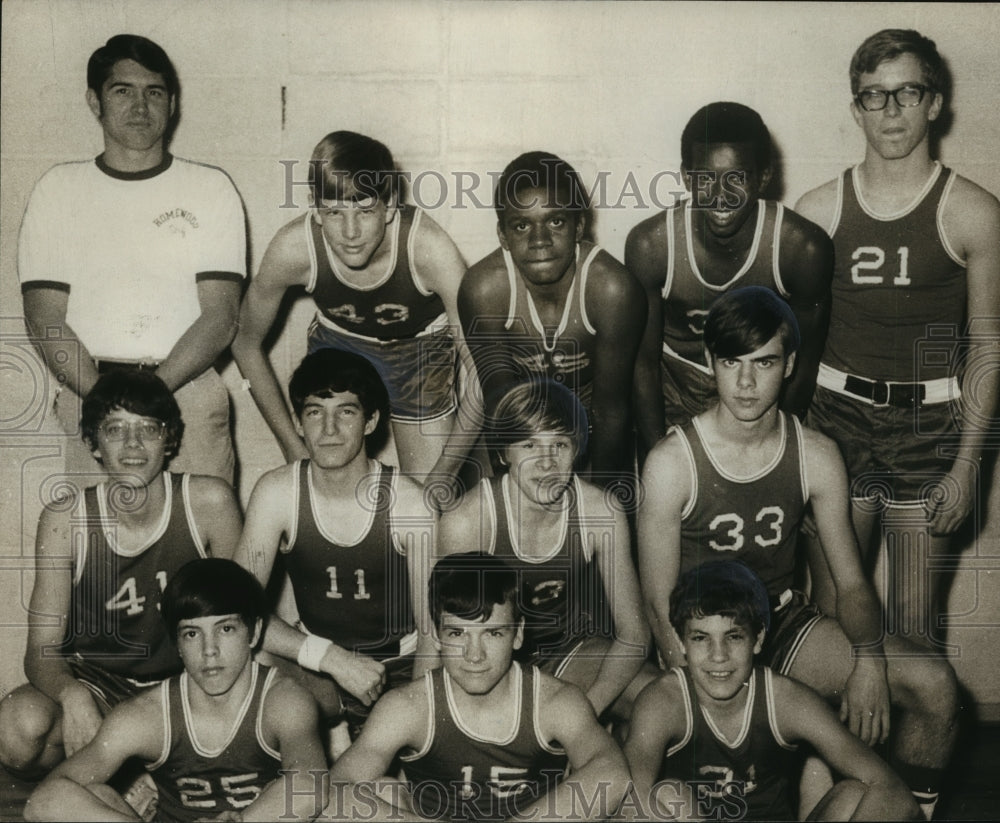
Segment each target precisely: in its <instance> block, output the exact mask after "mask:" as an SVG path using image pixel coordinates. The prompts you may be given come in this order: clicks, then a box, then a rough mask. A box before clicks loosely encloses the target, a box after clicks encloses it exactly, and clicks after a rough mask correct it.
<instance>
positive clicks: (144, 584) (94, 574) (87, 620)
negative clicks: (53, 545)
mask: <svg viewBox="0 0 1000 823" xmlns="http://www.w3.org/2000/svg"><path fill="white" fill-rule="evenodd" d="M160 482H163V484H164V487H165V489H166V500H165V502H164V505H163V514H162V516H161V518H160V523H159V524H158V526H157V528H156V530H155V532H154V534H153V536H152V537H151V539H150V540H149V542H148V543H146V545H144V546H141V547H140V548H138V549H134V550H128V551H126V550H124V549H122V547H121V546H119V545H118V540H117V538H116V535H115V521H116V517H115V514H114V512H113V511H109V505H108V499H107V497H108V494H109V489H108V485H107V484H106V483H101V484H100V485H98V486H92V487H90V488H88V489H86V490H85V491H84V493H83V507H82V512H80V511H79V510H78V513H79V514H82V517H74V518H73V520H72V521H71V526H72V530H73V588H72V592H71V595H70V612H69V625H68V626H67V627H66V635H65V638H64V640H63V644H62V648H63V650H64V651H66V652H70V653H76V654H80V655H81V656H82V657H84V658H86V659H87V660H88V661H90V662H91V663H95V664H97V665H98V666H100V667H101V668H103V669H106V670H108V671H111V672H114V673H116V674H120V675H123V676H125V677H131V678H135V679H137V680H145V681H148V680H162V679H164V678H166V677H170V676H171V675H173V674H177V673H178V672H180V671H181V669H182V665H181V659H180V656H179V655H178V654H177V649H176V648H175V647H174V644H173V642H172V641H171V638H170V636H169V634H168V632H167V627H166V626H165V625H164V623H163V620H162V618H161V617H160V595H161V594H162V593H163V589H164V587H166V585H167V581H168V580H169V579H170V578H171V577H172V576H173V575H174V574H175V573H176V572H177V570H178V569H180V567H181V566H183V565H184V564H185V563H187V562H189V561H191V560H196V559H198V558H199V557H207V556H208V555H207V553H206V551H205V547H204V544H203V543H202V541H201V537H200V536H199V535H198V530H197V528H196V527H195V521H194V515H193V513H192V511H191V499H190V491H189V483H190V475H187V474H170V472H166V471H165V472H163V478H162V481H160ZM123 489H124V487H122V486H112V487H111V489H110V494H111V496H112V497H113V498H114V497H119V498H121V499H120V501H119V502H120V504H121V505H122V506H123V507H126V506H127V505H128V501H127V500H125V499H124V496H125V493H123V491H122V490H123ZM114 502H115V501H114V500H112V504H113V503H114Z"/></svg>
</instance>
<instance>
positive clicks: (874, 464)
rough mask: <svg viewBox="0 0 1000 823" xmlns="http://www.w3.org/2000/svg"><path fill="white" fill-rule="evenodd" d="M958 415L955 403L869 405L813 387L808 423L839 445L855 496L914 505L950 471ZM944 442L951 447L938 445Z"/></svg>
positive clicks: (928, 495)
mask: <svg viewBox="0 0 1000 823" xmlns="http://www.w3.org/2000/svg"><path fill="white" fill-rule="evenodd" d="M957 415H958V410H957V408H956V404H955V403H932V404H925V405H923V406H919V407H913V406H906V407H901V406H873V405H871V404H870V403H866V402H865V401H864V400H860V399H859V400H854V399H852V398H851V397H847V396H845V395H843V394H839V393H838V392H835V391H831V390H830V389H827V388H824V387H823V386H817V387H816V393H815V394H814V395H813V401H812V405H811V406H810V407H809V414H808V415H807V417H806V425H807V426H809V428H812V429H816V430H817V431H820V432H822V433H823V434H825V435H826V436H827V437H829V438H831V439H833V440H834V441H835V442H836V443H837V445H838V446H840V453H841V455H843V458H844V463H846V464H847V476H848V477H849V479H850V481H851V497H852V498H853V499H855V500H882V501H884V502H887V503H897V504H902V505H905V504H911V505H912V504H914V503H925V502H928V501H929V498H930V493H931V490H932V489H933V488H935V486H936V485H937V483H939V482H940V481H941V479H942V478H943V477H944V475H945V474H947V473H948V471H949V470H950V469H951V467H952V464H953V463H954V456H953V454H954V451H955V450H956V448H957V445H958V439H959V436H960V435H959V432H958V427H957V425H956V420H957ZM947 444H951V445H953V446H954V447H955V448H952V449H947V448H945V449H943V450H942V449H940V448H939V447H940V446H943V445H947ZM940 451H943V452H944V454H940V453H939V452H940Z"/></svg>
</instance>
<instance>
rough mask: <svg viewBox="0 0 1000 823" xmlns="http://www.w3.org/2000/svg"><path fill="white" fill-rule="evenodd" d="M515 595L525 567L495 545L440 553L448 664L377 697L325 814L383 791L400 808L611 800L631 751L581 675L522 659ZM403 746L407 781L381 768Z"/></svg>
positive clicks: (474, 810) (504, 811)
mask: <svg viewBox="0 0 1000 823" xmlns="http://www.w3.org/2000/svg"><path fill="white" fill-rule="evenodd" d="M517 595H518V579H517V573H516V572H515V571H514V570H513V569H511V568H510V567H508V566H507V565H506V564H505V563H504V561H503V560H501V559H500V558H498V557H493V556H491V555H483V554H478V553H476V552H469V553H466V554H455V555H450V556H448V557H445V558H443V559H442V560H440V561H439V562H438V564H437V566H435V568H434V571H433V573H432V576H431V583H430V603H431V611H432V614H433V619H434V627H435V629H436V638H437V643H438V645H439V647H440V650H441V658H442V660H443V666H442V667H441V668H438V669H435V670H433V671H432V672H428V673H427V674H426V675H425V676H424V678H423V679H422V680H420V681H418V682H415V683H410V684H408V685H406V686H404V687H402V688H400V689H396V690H394V691H392V692H389V693H388V694H386V695H385V697H383V698H382V699H381V700H380V701H379V702H378V703H377V704H376V706H375V708H374V710H373V711H372V716H371V719H370V720H369V721H368V723H367V724H366V726H365V730H364V732H363V733H362V735H361V737H360V738H359V739H358V740H357V741H356V742H355V743H354V745H352V746H351V747H350V748H349V749H348V750H347V752H346V753H345V754H344V755H343V756H342V757H341V758H340V760H338V761H337V762H336V763H335V764H334V766H333V769H332V771H331V804H330V806H329V807H328V808H327V810H326V813H327V814H330V815H332V816H337V815H342V814H348V815H350V814H352V813H353V812H354V811H355V809H357V811H360V810H361V809H362V808H364V809H368V810H369V813H370V809H371V806H370V805H369V804H372V805H374V804H376V803H377V804H378V805H379V807H380V810H381V811H382V812H383V813H385V814H387V815H389V818H388V819H393V820H397V819H398V820H422V819H444V820H479V819H491V820H496V819H498V818H507V817H510V816H512V815H516V816H517V817H518V819H524V820H548V819H557V820H579V819H582V818H583V817H587V818H590V819H603V818H605V817H607V816H608V815H610V814H612V813H613V812H614V810H615V808H617V805H618V803H619V801H620V800H621V798H622V796H623V794H624V791H625V788H626V784H627V780H628V771H627V769H626V766H625V760H624V758H623V757H622V753H621V751H620V750H619V749H618V747H617V745H616V744H615V742H614V741H613V740H612V739H611V736H610V735H609V734H608V733H607V732H605V731H604V730H603V729H602V728H601V727H600V726H599V725H598V724H597V721H596V719H595V718H594V712H593V710H592V709H591V706H590V704H589V703H588V702H587V699H586V698H585V697H584V696H583V694H582V693H581V692H580V690H579V689H577V688H576V686H573V685H571V684H568V683H564V682H562V681H559V680H556V679H554V678H552V677H550V676H549V675H547V674H544V673H542V672H540V671H539V670H538V669H537V668H536V667H534V666H521V665H520V664H519V663H517V662H515V661H514V660H513V654H514V651H515V650H516V649H517V648H518V647H519V646H520V645H521V642H522V640H523V632H524V621H523V619H522V617H521V615H520V614H519V612H518V607H517V600H518V596H517ZM397 755H399V757H400V760H402V762H403V769H404V771H405V775H406V779H407V783H406V784H405V785H400V784H399V783H397V782H395V781H392V780H391V779H385V780H383V778H384V776H385V775H386V774H387V773H388V772H389V769H390V767H391V765H392V763H393V761H394V760H395V758H396V757H397ZM567 761H568V762H569V765H570V767H571V768H572V773H571V776H570V777H568V778H566V779H564V780H560V778H561V776H562V774H563V772H564V770H565V766H566V763H567ZM345 783H347V784H350V785H344V784H345Z"/></svg>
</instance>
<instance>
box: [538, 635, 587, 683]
mask: <svg viewBox="0 0 1000 823" xmlns="http://www.w3.org/2000/svg"><path fill="white" fill-rule="evenodd" d="M586 642H587V638H584V637H577V638H574V639H573V640H568V641H566V642H565V643H563V644H562V645H560V646H558V647H556V648H552V647H549V648H547V649H545V653H544V654H539V653H537V652H536V653H535V654H532V655H528V657H527V658H526V660H525V662H527V663H529V664H531V665H533V666H538V668H539V670H540V671H543V672H545V673H546V674H551V675H552V676H553V677H562V675H563V673H564V672H565V671H566V667H567V666H569V664H570V661H571V660H572V659H573V658H574V656H576V655H577V654H578V653H580V652H581V650H582V649H583V646H584V644H585V643H586ZM601 657H602V658H603V657H604V654H603V652H602V654H601Z"/></svg>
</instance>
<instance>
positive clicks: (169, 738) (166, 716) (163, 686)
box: [146, 680, 173, 772]
mask: <svg viewBox="0 0 1000 823" xmlns="http://www.w3.org/2000/svg"><path fill="white" fill-rule="evenodd" d="M160 716H161V717H162V718H163V747H162V748H161V749H160V756H159V757H157V758H156V760H154V761H153V762H152V763H147V764H146V771H148V772H151V771H155V770H156V769H158V768H160V767H161V766H162V765H163V764H164V763H166V762H167V758H168V757H169V756H170V748H171V746H172V745H173V729H172V728H171V727H170V681H169V680H164V681H163V682H162V683H160Z"/></svg>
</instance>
